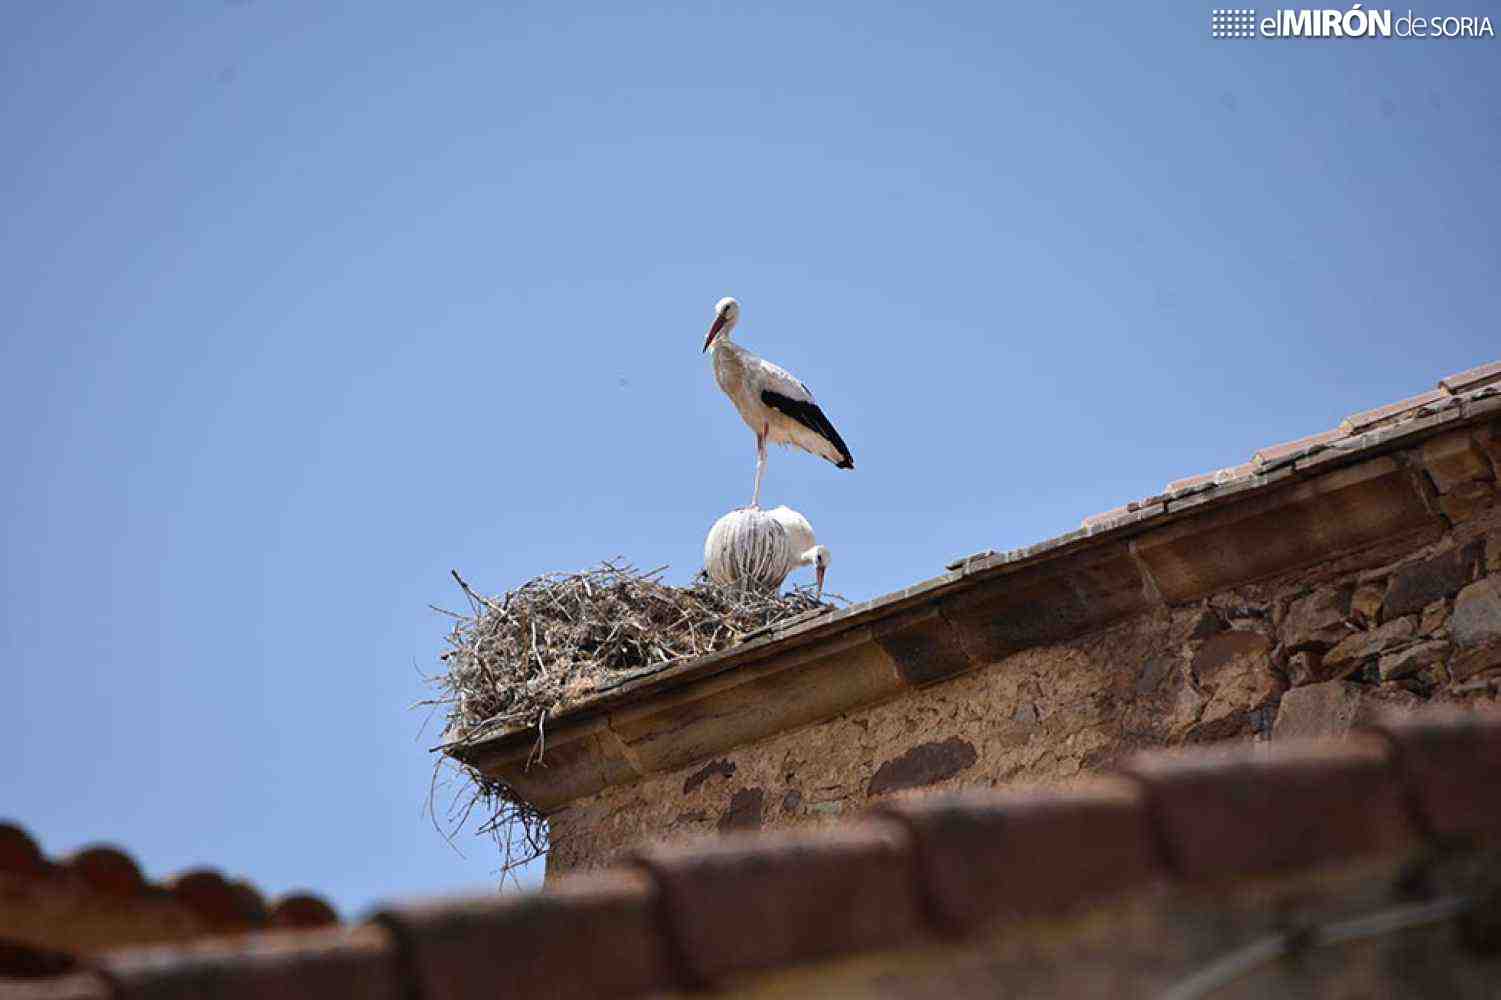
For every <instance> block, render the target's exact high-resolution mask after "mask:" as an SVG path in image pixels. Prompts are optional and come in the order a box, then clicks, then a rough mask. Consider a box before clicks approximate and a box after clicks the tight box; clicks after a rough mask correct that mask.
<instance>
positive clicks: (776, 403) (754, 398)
mask: <svg viewBox="0 0 1501 1000" xmlns="http://www.w3.org/2000/svg"><path fill="white" fill-rule="evenodd" d="M739 320H740V303H739V302H736V301H735V300H734V299H732V298H723V299H720V300H719V303H718V304H717V305H716V306H715V307H714V325H713V326H711V327H709V335H708V336H707V337H705V338H704V350H705V351H708V350H709V349H710V348H713V350H714V354H713V358H714V380H715V381H716V382H718V383H719V387H720V388H721V389H723V390H724V394H725V395H726V396H729V397H730V402H732V403H734V404H735V409H737V410H739V411H740V416H741V418H742V419H744V420H745V422H746V424H747V425H749V427H750V429H751V430H752V431H753V432H754V433H755V435H756V485H755V488H754V489H753V490H752V491H751V502H750V505H751V507H759V506H760V504H761V476H762V475H763V474H764V473H765V471H766V444H767V442H771V443H773V444H782V445H793V446H795V447H798V448H801V449H802V450H803V451H806V452H811V453H812V454H814V455H818V456H820V457H822V458H826V459H828V460H829V461H830V462H833V463H834V464H835V465H836V466H838V467H839V468H841V469H853V468H854V467H855V459H854V457H853V456H851V455H850V450H849V448H847V447H846V446H845V444H844V439H843V438H842V437H840V436H839V432H838V431H836V430H835V429H834V425H833V424H831V423H829V418H828V417H826V416H824V415H823V411H822V410H820V409H819V408H818V404H817V403H816V402H814V401H813V393H812V392H810V391H809V390H808V387H807V386H805V385H803V384H802V383H801V382H799V381H798V380H797V379H796V378H795V377H793V375H792V373H791V372H789V371H787V370H785V369H783V368H778V367H777V366H776V365H774V364H772V363H771V362H770V361H765V360H763V359H761V358H758V357H756V356H755V355H754V354H752V353H751V352H750V351H747V350H746V349H745V348H743V347H741V346H740V345H739V344H737V343H735V342H734V341H733V340H731V339H730V331H731V330H733V329H734V328H735V324H736V323H737V322H739ZM803 523H805V524H806V523H807V522H806V521H805V522H803ZM810 530H811V529H810Z"/></svg>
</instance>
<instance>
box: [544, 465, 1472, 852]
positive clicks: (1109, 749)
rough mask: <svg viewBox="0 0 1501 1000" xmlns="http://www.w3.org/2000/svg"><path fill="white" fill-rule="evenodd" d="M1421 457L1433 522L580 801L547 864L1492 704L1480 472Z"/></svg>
mask: <svg viewBox="0 0 1501 1000" xmlns="http://www.w3.org/2000/svg"><path fill="white" fill-rule="evenodd" d="M1425 457H1428V458H1429V461H1428V463H1427V468H1428V472H1427V474H1426V480H1425V483H1424V489H1425V492H1426V493H1427V494H1428V498H1429V501H1430V502H1431V503H1432V505H1433V507H1434V509H1435V511H1438V512H1441V513H1442V515H1443V516H1442V517H1441V518H1438V519H1437V520H1436V522H1435V523H1436V526H1435V527H1431V528H1424V529H1421V530H1419V531H1417V532H1414V533H1411V534H1408V535H1405V536H1402V537H1397V538H1390V539H1387V540H1385V541H1384V542H1382V543H1380V544H1379V545H1376V546H1372V547H1367V548H1365V549H1362V550H1360V551H1357V552H1353V553H1349V554H1347V555H1345V556H1344V557H1342V558H1340V559H1337V560H1334V561H1331V562H1329V563H1326V564H1324V565H1322V566H1317V567H1314V568H1311V569H1306V570H1302V571H1299V572H1297V573H1292V574H1285V575H1283V576H1280V577H1276V578H1273V579H1270V580H1267V581H1264V582H1261V583H1257V584H1253V585H1248V586H1243V587H1238V588H1235V589H1231V590H1226V591H1223V592H1221V593H1218V594H1215V595H1213V596H1212V597H1210V598H1208V599H1207V600H1203V601H1198V602H1194V603H1192V604H1188V605H1179V606H1162V607H1158V608H1156V609H1153V610H1151V611H1148V612H1146V613H1143V614H1139V615H1137V616H1134V617H1132V618H1128V619H1126V620H1124V621H1122V622H1119V623H1117V624H1116V625H1114V626H1113V627H1110V628H1107V629H1104V630H1101V631H1098V632H1095V633H1093V634H1090V635H1086V636H1083V637H1080V638H1078V639H1075V640H1072V641H1067V642H1062V643H1057V644H1053V645H1043V646H1036V647H1033V648H1029V649H1025V650H1022V651H1020V652H1016V653H1013V654H1011V655H1008V656H1005V657H1003V658H1001V659H999V660H997V661H995V662H993V663H991V664H989V665H988V666H986V667H983V668H981V669H979V670H975V671H973V672H970V673H967V674H964V675H961V676H959V677H957V678H953V679H951V680H947V681H943V682H941V683H937V684H933V685H931V686H929V687H926V688H921V689H918V690H916V691H913V692H911V693H908V694H905V695H903V696H901V697H898V698H895V699H893V700H890V701H887V702H884V703H882V704H879V705H876V706H873V707H868V708H864V709H861V710H858V711H854V712H849V713H846V714H844V715H840V716H838V717H836V718H834V719H831V720H829V721H826V722H822V723H819V724H816V725H812V726H806V727H803V728H800V729H795V730H790V731H786V732H783V733H780V734H778V735H776V736H774V737H771V738H768V739H764V740H761V741H759V742H756V743H753V744H749V745H746V746H743V747H740V748H737V749H735V750H734V751H733V752H729V753H726V754H723V755H719V756H715V757H714V758H713V759H710V760H706V761H700V762H696V763H694V764H692V765H690V766H687V767H683V768H680V769H677V770H674V771H666V772H661V773H657V774H653V775H650V776H648V777H646V778H643V779H641V780H639V781H637V782H634V783H631V784H625V785H620V786H616V787H613V788H608V789H606V790H604V791H602V792H599V793H597V794H594V795H590V796H586V797H583V798H580V799H578V800H576V801H575V802H573V803H571V804H569V805H568V806H566V807H564V808H562V809H560V810H558V811H556V812H555V813H554V814H553V815H552V816H551V817H550V823H551V840H552V850H551V853H550V855H549V862H548V872H549V874H554V873H557V872H561V871H568V870H571V869H580V868H592V867H597V866H599V865H602V864H605V863H607V862H609V861H610V860H611V859H612V858H614V857H615V856H616V855H618V854H619V853H620V852H622V851H623V850H626V849H628V848H630V847H632V846H634V845H637V844H640V843H644V842H646V841H648V840H660V839H667V840H673V839H686V838H692V837H695V836H703V835H712V834H714V833H715V832H716V831H726V830H739V829H756V828H762V827H790V826H800V825H807V824H816V823H820V822H825V821H828V820H830V819H833V818H835V817H838V816H841V815H848V814H851V813H854V812H857V811H859V810H861V809H863V808H865V807H866V806H867V805H868V804H870V803H871V802H872V801H873V800H876V799H879V798H881V797H883V796H886V795H893V794H912V793H914V791H915V790H927V789H938V788H961V787H975V786H979V787H994V786H997V785H1001V784H1007V783H1060V782H1067V781H1069V780H1070V779H1073V778H1074V777H1075V776H1077V775H1080V774H1082V773H1086V772H1090V771H1095V770H1099V769H1101V768H1105V767H1108V766H1109V765H1110V764H1112V763H1113V762H1115V761H1117V760H1119V759H1121V758H1122V757H1123V756H1124V755H1126V754H1128V753H1130V752H1132V751H1134V750H1138V749H1142V748H1148V747H1162V746H1175V745H1181V744H1185V743H1201V742H1209V741H1218V740H1267V739H1274V738H1279V737H1287V736H1307V735H1325V734H1330V733H1338V732H1342V731H1344V730H1347V729H1349V728H1350V727H1352V726H1354V725H1358V724H1360V723H1361V722H1362V721H1364V720H1365V719H1367V718H1370V717H1371V716H1372V715H1373V714H1374V713H1375V712H1377V711H1379V710H1381V709H1383V708H1390V707H1398V708H1405V707H1415V706H1418V705H1421V704H1423V703H1426V702H1432V701H1443V702H1475V701H1495V700H1496V697H1497V689H1498V688H1501V512H1498V511H1497V509H1496V507H1495V503H1494V502H1495V497H1496V489H1495V475H1494V470H1493V468H1492V466H1491V464H1490V462H1489V461H1488V460H1487V459H1486V457H1485V456H1484V454H1483V453H1481V452H1479V451H1476V450H1474V449H1473V448H1469V449H1463V448H1462V449H1459V450H1457V451H1456V452H1455V453H1454V454H1452V455H1450V454H1445V455H1438V456H1425Z"/></svg>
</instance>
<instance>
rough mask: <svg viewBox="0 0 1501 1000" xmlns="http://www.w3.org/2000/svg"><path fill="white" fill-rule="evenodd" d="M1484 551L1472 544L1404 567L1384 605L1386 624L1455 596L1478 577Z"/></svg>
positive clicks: (1397, 575)
mask: <svg viewBox="0 0 1501 1000" xmlns="http://www.w3.org/2000/svg"><path fill="white" fill-rule="evenodd" d="M1480 557H1481V550H1480V546H1479V545H1478V544H1475V543H1472V544H1470V545H1466V546H1464V547H1463V548H1456V549H1452V550H1450V551H1448V552H1444V553H1442V554H1440V555H1436V556H1434V557H1432V558H1430V559H1424V560H1422V561H1421V562H1415V563H1411V564H1409V565H1407V566H1403V567H1402V568H1401V569H1399V570H1398V571H1397V572H1396V573H1394V574H1393V575H1392V579H1391V583H1390V584H1389V585H1388V587H1387V590H1386V600H1385V602H1384V603H1383V604H1382V606H1381V618H1382V620H1383V621H1387V620H1390V619H1392V618H1396V617H1398V616H1399V615H1410V614H1412V613H1414V612H1417V611H1422V610H1423V608H1425V607H1427V606H1428V605H1429V604H1432V603H1433V602H1434V601H1436V600H1439V599H1441V598H1445V597H1453V596H1454V595H1455V594H1456V593H1458V592H1459V589H1460V588H1461V587H1463V586H1464V585H1465V584H1467V583H1469V582H1470V580H1471V579H1472V578H1473V577H1474V573H1475V567H1476V564H1477V563H1478V562H1479V561H1480Z"/></svg>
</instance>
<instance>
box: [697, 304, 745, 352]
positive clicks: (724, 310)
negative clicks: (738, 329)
mask: <svg viewBox="0 0 1501 1000" xmlns="http://www.w3.org/2000/svg"><path fill="white" fill-rule="evenodd" d="M739 319H740V303H739V302H736V301H735V300H734V299H732V298H730V297H729V296H728V295H726V296H725V297H724V298H722V299H720V300H719V302H717V303H716V304H715V306H714V325H713V326H711V327H709V335H708V336H707V337H705V338H704V350H706V351H707V350H708V349H709V348H710V347H711V346H713V344H714V338H715V337H718V336H719V335H720V334H724V335H725V336H728V335H729V332H730V330H731V329H733V328H734V326H735V323H736V322H737V321H739Z"/></svg>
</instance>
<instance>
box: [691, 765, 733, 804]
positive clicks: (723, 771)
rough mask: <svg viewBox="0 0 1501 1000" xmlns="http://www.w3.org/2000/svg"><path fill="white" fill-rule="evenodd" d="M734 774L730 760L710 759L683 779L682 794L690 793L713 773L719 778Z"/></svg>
mask: <svg viewBox="0 0 1501 1000" xmlns="http://www.w3.org/2000/svg"><path fill="white" fill-rule="evenodd" d="M734 774H735V765H734V763H733V762H732V761H728V760H711V761H710V762H709V763H707V764H705V765H704V766H703V767H701V768H699V769H698V770H697V771H694V772H693V773H692V774H690V775H688V777H686V778H684V779H683V794H684V795H692V794H693V793H694V792H695V791H697V790H698V789H699V788H700V787H701V786H702V785H703V783H704V782H705V781H708V780H709V779H710V778H711V777H713V776H715V775H718V776H719V777H721V778H729V777H733V776H734Z"/></svg>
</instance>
